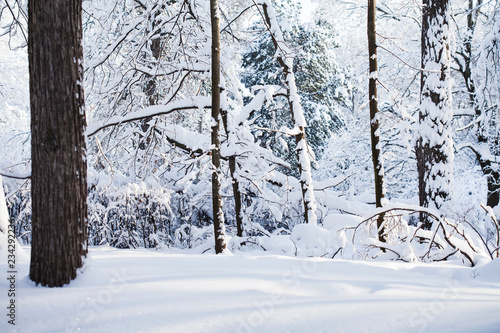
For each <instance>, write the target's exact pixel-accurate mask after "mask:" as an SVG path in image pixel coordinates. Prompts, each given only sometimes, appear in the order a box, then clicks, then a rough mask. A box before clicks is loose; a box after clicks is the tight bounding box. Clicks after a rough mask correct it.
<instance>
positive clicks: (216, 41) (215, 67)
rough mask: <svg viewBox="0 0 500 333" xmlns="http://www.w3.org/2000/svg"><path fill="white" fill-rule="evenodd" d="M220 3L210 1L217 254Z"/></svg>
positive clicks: (220, 246) (218, 245)
mask: <svg viewBox="0 0 500 333" xmlns="http://www.w3.org/2000/svg"><path fill="white" fill-rule="evenodd" d="M219 15H220V14H219V3H218V1H217V0H210V19H211V23H212V124H213V125H212V164H213V172H212V204H213V219H214V237H215V253H221V252H222V251H224V249H225V248H226V242H225V231H224V229H225V228H224V213H223V212H222V197H221V194H220V189H221V184H220V177H221V170H220V165H221V151H220V136H219V129H220V118H221V117H220V109H221V97H220V95H221V88H220V30H219V21H220V18H219Z"/></svg>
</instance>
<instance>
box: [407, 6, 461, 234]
mask: <svg viewBox="0 0 500 333" xmlns="http://www.w3.org/2000/svg"><path fill="white" fill-rule="evenodd" d="M449 12H450V9H449V3H448V0H424V7H423V16H422V45H421V46H422V72H421V88H420V89H421V90H420V115H419V130H420V132H419V135H420V136H419V137H418V138H417V143H416V155H417V169H418V181H419V199H420V205H421V206H423V207H431V208H436V209H439V208H440V207H441V206H442V205H443V203H444V202H445V201H447V200H449V199H450V198H451V196H452V178H453V141H452V137H451V136H452V128H451V120H452V117H453V111H452V108H451V83H450V48H449V43H450V33H449V26H448V22H449ZM421 220H422V222H423V224H424V225H423V226H424V228H426V229H430V227H431V226H432V221H431V220H430V219H429V218H428V217H427V216H423V215H422V216H421Z"/></svg>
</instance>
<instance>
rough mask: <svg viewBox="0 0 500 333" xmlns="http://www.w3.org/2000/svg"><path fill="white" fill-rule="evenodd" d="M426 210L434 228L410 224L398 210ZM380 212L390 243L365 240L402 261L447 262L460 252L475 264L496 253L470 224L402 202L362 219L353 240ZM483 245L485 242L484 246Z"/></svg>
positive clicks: (411, 211) (366, 243)
mask: <svg viewBox="0 0 500 333" xmlns="http://www.w3.org/2000/svg"><path fill="white" fill-rule="evenodd" d="M402 211H405V212H410V213H424V214H427V215H428V216H429V217H430V218H432V219H433V220H435V221H436V223H433V228H432V230H423V229H422V228H421V226H419V227H414V226H409V225H408V224H406V222H405V221H404V220H402V218H401V216H402V215H401V214H399V215H398V214H394V213H395V212H402ZM379 215H384V216H385V220H384V224H385V226H384V228H385V230H387V231H386V235H385V237H386V239H388V242H387V243H380V242H379V241H378V240H376V239H375V238H370V237H368V239H364V240H363V241H362V243H363V244H364V246H366V247H368V248H369V249H372V248H379V249H381V250H383V251H384V252H386V251H390V252H391V253H395V254H396V255H397V256H398V258H397V259H398V260H403V261H415V260H430V261H443V260H447V259H448V258H449V257H451V256H453V255H456V254H459V255H461V256H462V258H465V259H466V260H467V261H468V262H469V264H470V265H471V266H472V267H473V266H475V265H477V264H478V263H480V262H481V261H483V260H492V259H493V253H494V252H495V251H496V250H494V251H491V250H490V249H489V248H488V245H487V242H486V241H485V240H484V239H483V237H482V236H481V234H480V233H479V232H478V231H477V230H476V229H475V228H474V227H473V226H472V225H470V224H468V223H452V222H450V221H448V220H447V219H446V218H445V217H444V216H440V214H439V213H438V212H437V211H436V210H434V209H430V208H424V207H421V206H415V205H406V204H401V203H391V204H388V205H386V206H384V207H382V208H377V209H376V210H375V211H372V213H370V214H368V215H367V217H366V218H365V219H364V220H363V221H362V222H360V223H359V224H358V225H357V226H356V227H355V228H354V229H353V230H354V232H353V234H352V242H353V243H354V242H355V238H356V233H357V231H358V230H359V229H360V228H361V227H362V226H365V227H367V228H368V227H370V226H371V225H372V223H373V222H374V221H375V220H376V218H377V217H378V216H379ZM481 244H482V245H481Z"/></svg>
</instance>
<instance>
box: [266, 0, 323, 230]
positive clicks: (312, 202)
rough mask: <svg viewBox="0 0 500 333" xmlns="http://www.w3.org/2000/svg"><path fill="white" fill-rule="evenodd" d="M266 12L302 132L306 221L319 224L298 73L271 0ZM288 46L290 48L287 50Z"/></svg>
mask: <svg viewBox="0 0 500 333" xmlns="http://www.w3.org/2000/svg"><path fill="white" fill-rule="evenodd" d="M262 7H263V9H264V10H263V12H264V17H265V19H266V23H267V27H268V29H269V33H270V34H271V39H272V41H273V44H274V47H275V48H276V58H277V60H278V62H279V64H280V66H281V67H282V70H283V77H284V83H285V86H286V91H287V98H288V104H289V107H290V112H291V115H292V120H293V122H294V126H295V127H296V128H298V129H299V133H298V134H297V135H296V136H295V142H296V143H297V148H296V150H297V158H298V161H299V174H300V187H301V191H302V202H303V204H304V219H305V222H306V223H310V224H316V223H317V220H318V218H317V216H316V198H315V196H314V188H313V184H312V176H311V160H310V159H309V152H308V149H309V145H308V144H307V140H306V132H305V126H306V125H307V124H306V120H305V118H304V112H303V110H302V106H301V105H300V97H299V95H298V93H297V86H296V84H295V75H294V73H293V58H292V57H291V50H288V49H287V47H286V44H285V40H284V38H283V35H282V32H281V29H280V27H279V25H278V22H277V21H276V14H275V12H274V9H273V8H272V7H268V5H267V3H266V2H265V3H263V5H262ZM284 49H286V50H284Z"/></svg>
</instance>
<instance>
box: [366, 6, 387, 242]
mask: <svg viewBox="0 0 500 333" xmlns="http://www.w3.org/2000/svg"><path fill="white" fill-rule="evenodd" d="M375 13H376V0H368V55H369V66H370V78H369V80H368V99H369V101H370V130H371V142H372V160H373V170H374V173H375V203H376V206H377V207H382V201H383V199H384V164H383V157H382V143H381V142H380V131H379V113H378V100H377V98H378V97H377V79H378V65H377V37H376V29H375V19H376V15H375ZM383 223H384V215H383V214H381V215H379V216H378V217H377V230H378V239H379V240H380V241H381V242H384V241H385V238H384V230H383V227H382V225H383Z"/></svg>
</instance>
